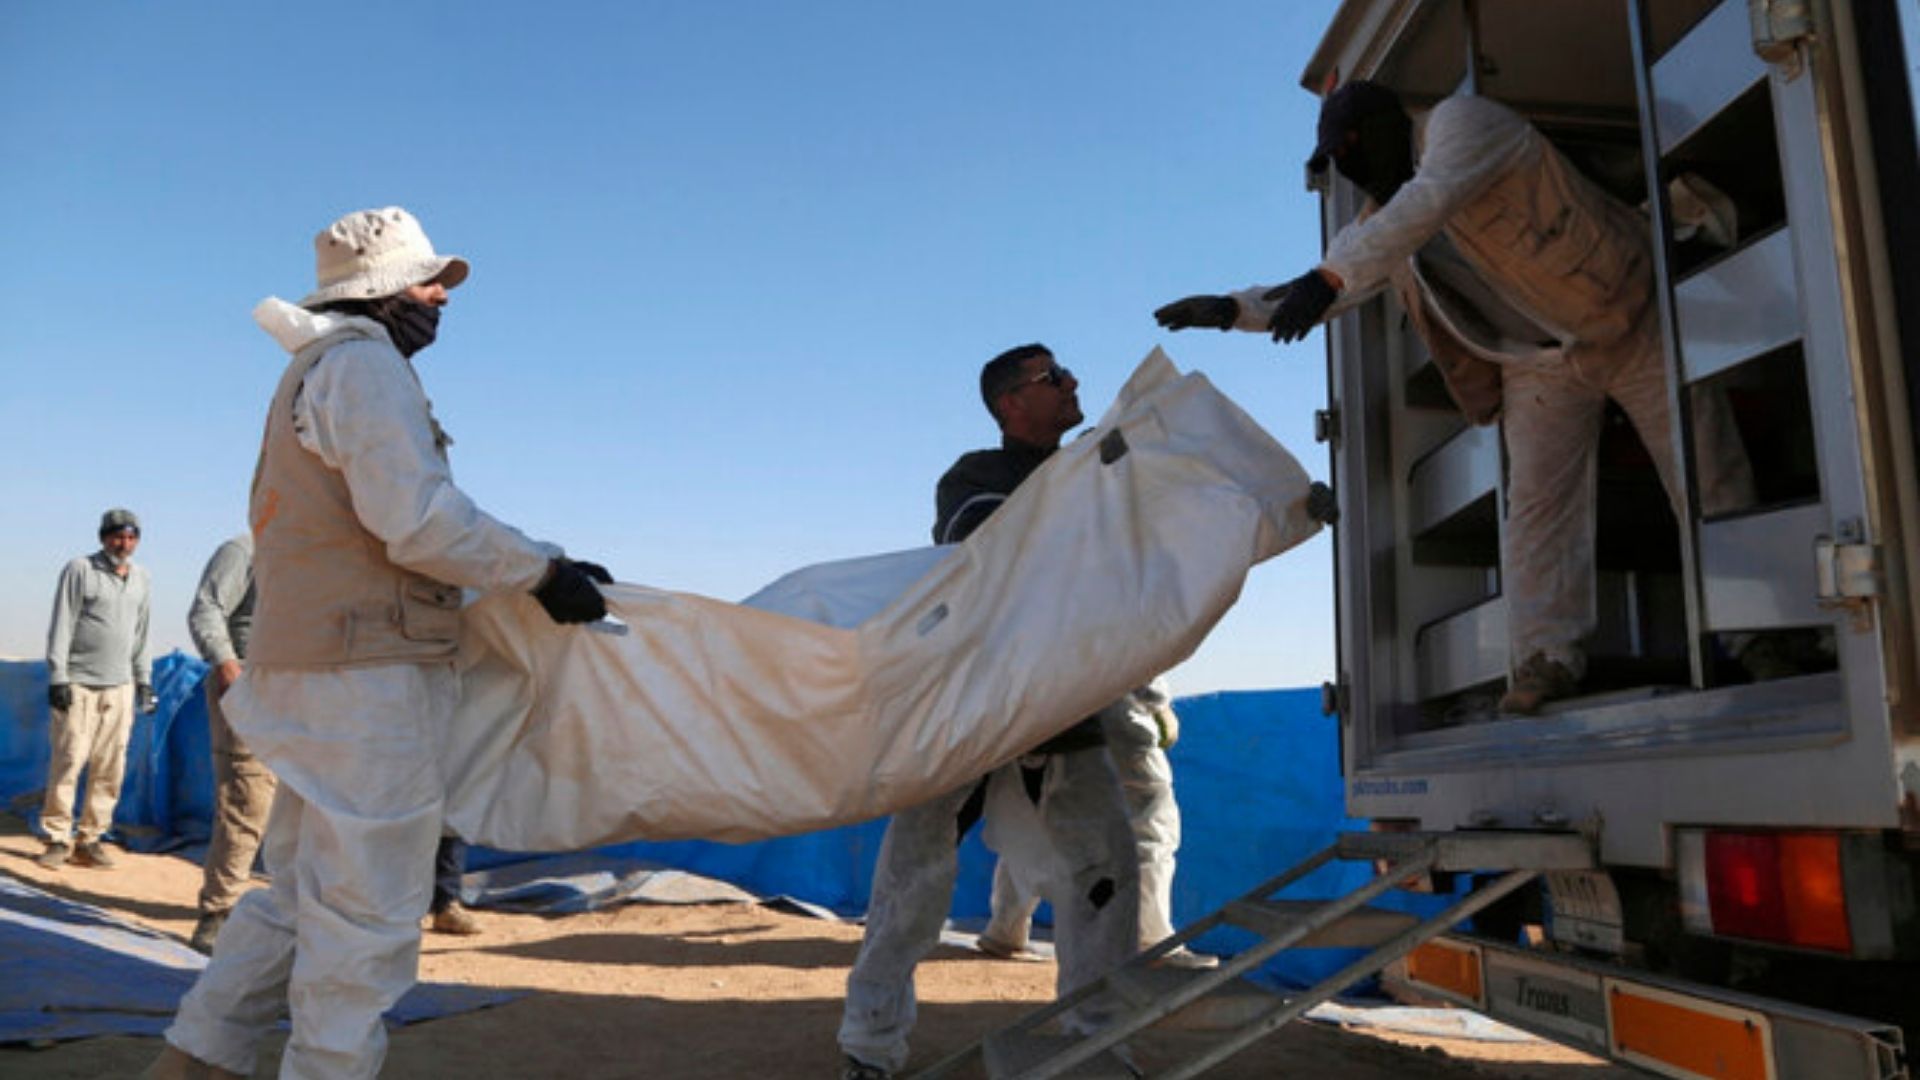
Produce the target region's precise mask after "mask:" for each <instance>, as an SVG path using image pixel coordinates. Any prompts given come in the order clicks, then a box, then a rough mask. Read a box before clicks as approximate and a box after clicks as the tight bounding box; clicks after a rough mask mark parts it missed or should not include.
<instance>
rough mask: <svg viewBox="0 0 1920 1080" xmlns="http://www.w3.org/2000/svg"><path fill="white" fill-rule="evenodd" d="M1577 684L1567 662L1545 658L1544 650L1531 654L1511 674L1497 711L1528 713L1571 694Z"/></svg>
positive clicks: (1537, 710) (1577, 681)
mask: <svg viewBox="0 0 1920 1080" xmlns="http://www.w3.org/2000/svg"><path fill="white" fill-rule="evenodd" d="M1579 685H1580V680H1578V679H1576V678H1574V677H1573V672H1572V671H1571V670H1569V669H1568V668H1567V665H1565V664H1563V663H1561V662H1560V661H1558V660H1549V659H1547V654H1546V653H1534V654H1533V655H1532V656H1529V657H1527V660H1526V663H1523V664H1521V665H1520V670H1518V671H1516V672H1514V673H1513V678H1512V680H1511V682H1510V683H1509V685H1508V687H1507V693H1506V696H1504V697H1502V698H1501V699H1500V711H1501V712H1503V713H1514V714H1517V715H1520V716H1532V715H1533V714H1534V713H1537V712H1539V711H1540V706H1542V705H1545V704H1546V703H1547V702H1549V701H1558V700H1560V699H1561V698H1564V697H1571V696H1572V694H1573V691H1574V689H1575V688H1576V687H1577V686H1579Z"/></svg>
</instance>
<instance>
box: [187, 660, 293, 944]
mask: <svg viewBox="0 0 1920 1080" xmlns="http://www.w3.org/2000/svg"><path fill="white" fill-rule="evenodd" d="M206 686H207V732H208V734H209V735H210V736H211V738H212V742H213V839H212V840H211V841H209V842H208V844H207V865H206V872H205V876H204V879H203V880H202V882H201V885H200V914H202V915H215V914H218V913H220V912H223V911H230V910H232V908H233V905H234V904H235V903H237V902H239V900H240V894H241V893H244V892H246V891H247V884H248V882H250V881H251V880H252V879H253V860H254V856H255V855H257V854H259V852H260V840H261V837H263V836H264V835H266V831H267V811H269V810H271V809H273V789H274V787H275V786H276V785H275V781H274V778H273V770H272V769H269V768H267V767H266V765H265V764H263V763H262V762H261V761H260V759H258V758H256V757H254V756H253V752H252V751H250V750H248V749H247V744H246V743H245V742H244V741H243V740H242V739H241V738H240V736H239V735H237V734H235V733H234V730H233V726H232V725H231V724H228V723H227V714H226V711H225V710H223V709H221V708H220V694H219V691H218V690H216V689H215V688H214V679H213V676H212V675H211V674H209V675H208V676H207V683H206Z"/></svg>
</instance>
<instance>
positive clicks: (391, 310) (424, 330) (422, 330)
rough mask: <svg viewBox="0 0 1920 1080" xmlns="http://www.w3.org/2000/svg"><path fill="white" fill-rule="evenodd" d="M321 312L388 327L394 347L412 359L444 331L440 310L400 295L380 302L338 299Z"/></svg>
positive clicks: (385, 297) (324, 307)
mask: <svg viewBox="0 0 1920 1080" xmlns="http://www.w3.org/2000/svg"><path fill="white" fill-rule="evenodd" d="M320 310H321V311H334V312H339V313H340V314H342V315H358V316H361V317H362V318H367V319H372V320H373V321H374V322H377V323H379V324H380V325H381V326H383V327H385V328H386V331H387V337H389V338H391V339H393V347H394V348H396V349H399V350H400V355H401V356H404V357H407V358H408V359H412V358H413V354H414V353H417V352H419V351H420V350H421V349H424V348H426V347H427V346H429V345H431V344H433V339H434V336H435V335H437V334H438V333H439V332H440V309H439V308H437V307H435V306H433V305H432V304H423V303H421V302H420V301H418V300H413V299H410V298H408V297H406V296H404V295H402V294H398V293H396V294H394V295H393V296H383V297H381V298H379V299H378V300H336V301H334V302H333V303H330V304H322V305H321V306H320Z"/></svg>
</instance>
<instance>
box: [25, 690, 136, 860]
mask: <svg viewBox="0 0 1920 1080" xmlns="http://www.w3.org/2000/svg"><path fill="white" fill-rule="evenodd" d="M49 734H50V735H51V737H52V741H53V755H52V757H51V759H50V760H48V762H47V794H46V800H45V801H44V802H43V803H42V804H41V806H40V828H41V829H42V830H43V831H44V832H45V833H46V837H47V839H48V840H50V841H52V842H54V843H58V844H65V843H70V842H72V840H71V839H70V834H73V833H74V832H75V829H74V821H73V798H74V793H75V791H76V789H77V788H78V787H79V784H80V770H82V769H85V770H86V772H87V792H86V809H85V811H84V812H83V813H82V814H81V817H80V827H79V829H78V836H77V839H78V840H79V842H80V843H83V844H85V843H90V842H92V841H95V840H98V839H100V837H101V836H102V835H103V834H104V833H106V831H107V830H108V829H111V828H113V808H114V807H115V806H117V805H119V803H120V785H121V784H122V783H123V782H124V781H125V780H126V777H127V739H128V738H129V737H130V736H131V735H132V734H133V684H132V683H122V684H120V685H119V686H78V685H76V686H74V687H73V704H71V705H69V706H67V707H66V708H65V709H56V710H54V712H53V724H52V730H51V732H50V733H49Z"/></svg>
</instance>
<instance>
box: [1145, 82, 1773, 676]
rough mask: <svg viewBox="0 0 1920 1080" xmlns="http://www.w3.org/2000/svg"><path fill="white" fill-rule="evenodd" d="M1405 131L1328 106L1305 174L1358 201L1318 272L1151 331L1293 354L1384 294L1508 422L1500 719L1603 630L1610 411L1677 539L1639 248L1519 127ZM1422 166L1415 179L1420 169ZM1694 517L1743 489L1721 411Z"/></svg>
mask: <svg viewBox="0 0 1920 1080" xmlns="http://www.w3.org/2000/svg"><path fill="white" fill-rule="evenodd" d="M1415 128H1416V125H1415V124H1414V121H1413V120H1412V119H1411V118H1410V117H1409V116H1408V114H1407V112H1406V110H1405V109H1404V108H1403V107H1402V106H1401V103H1400V99H1399V97H1398V95H1396V94H1395V93H1394V92H1393V91H1392V90H1390V89H1388V88H1386V87H1384V86H1381V85H1379V84H1377V83H1371V82H1365V81H1357V82H1350V83H1347V84H1346V85H1344V86H1341V87H1340V88H1339V89H1337V90H1335V91H1333V92H1332V93H1331V94H1329V95H1327V98H1326V101H1325V102H1324V103H1323V104H1322V106H1321V111H1320V122H1319V131H1318V136H1319V141H1318V145H1317V147H1316V148H1315V150H1314V153H1313V156H1312V158H1311V159H1310V160H1309V161H1308V163H1307V165H1308V168H1309V169H1311V170H1313V171H1315V172H1318V171H1320V170H1322V169H1323V168H1325V166H1326V165H1327V163H1329V162H1331V163H1332V165H1333V167H1334V168H1335V169H1337V170H1339V172H1340V174H1341V175H1342V176H1345V177H1346V178H1347V179H1348V180H1350V181H1352V182H1353V183H1354V184H1355V185H1356V186H1358V187H1359V188H1360V190H1362V191H1364V192H1365V193H1366V194H1367V196H1368V199H1369V202H1368V206H1367V209H1366V211H1365V212H1363V213H1362V215H1361V216H1360V218H1359V219H1358V220H1356V221H1355V222H1353V223H1352V224H1350V225H1348V226H1347V227H1346V228H1343V229H1341V230H1340V232H1339V233H1338V234H1336V235H1335V236H1334V237H1333V239H1332V240H1331V241H1330V242H1329V243H1328V244H1327V251H1326V254H1325V256H1324V257H1323V258H1322V259H1321V261H1320V265H1319V266H1317V267H1315V268H1313V269H1311V270H1309V271H1307V272H1306V273H1304V274H1302V275H1300V276H1299V277H1297V278H1295V279H1294V280H1292V281H1290V282H1287V283H1286V284H1284V285H1280V286H1277V287H1275V288H1272V289H1267V288H1263V287H1255V288H1251V289H1246V290H1243V291H1241V292H1238V293H1234V294H1232V295H1226V296H1190V297H1187V298H1185V299H1182V300H1177V301H1174V302H1173V303H1170V304H1167V305H1165V306H1163V307H1161V308H1160V309H1159V310H1157V311H1155V312H1154V317H1155V318H1156V319H1158V320H1159V322H1160V325H1162V326H1164V327H1167V328H1168V329H1172V330H1180V329H1184V328H1187V327H1195V326H1209V327H1216V328H1218V329H1221V330H1226V329H1231V328H1238V329H1242V330H1255V331H1271V332H1272V334H1273V337H1274V340H1275V341H1282V340H1284V341H1295V340H1298V339H1300V338H1302V337H1304V336H1306V334H1307V332H1308V331H1309V330H1311V329H1312V328H1313V327H1314V326H1315V325H1317V324H1319V323H1321V322H1323V321H1325V320H1328V319H1332V318H1334V317H1336V316H1338V315H1340V314H1342V313H1343V312H1345V311H1347V310H1349V309H1351V308H1353V307H1355V306H1357V305H1358V304H1360V303H1361V302H1363V301H1365V300H1368V299H1370V298H1371V297H1372V296H1373V295H1375V294H1376V293H1377V292H1378V291H1379V290H1380V289H1381V288H1382V287H1383V286H1388V285H1390V286H1391V287H1393V288H1394V289H1395V290H1396V292H1397V294H1398V295H1399V297H1400V301H1401V303H1402V305H1403V307H1404V308H1405V309H1406V311H1407V315H1408V318H1409V319H1410V321H1411V322H1412V324H1413V328H1414V330H1415V331H1416V332H1417V333H1418V334H1419V335H1420V337H1421V339H1422V340H1423V341H1425V342H1426V344H1427V347H1428V350H1429V351H1430V352H1431V353H1432V355H1433V360H1434V365H1435V366H1436V367H1437V368H1438V369H1439V371H1440V373H1441V375H1442V376H1443V377H1444V379H1445V381H1446V385H1447V388H1448V390H1449V391H1450V392H1451V393H1452V395H1453V399H1454V401H1455V403H1457V404H1458V405H1459V407H1460V411H1461V412H1462V413H1463V414H1465V416H1466V418H1467V419H1468V420H1469V421H1471V422H1473V423H1476V424H1491V423H1494V422H1495V421H1497V420H1504V425H1505V437H1506V447H1507V461H1508V468H1509V476H1508V488H1507V521H1506V528H1505V529H1503V530H1502V544H1503V547H1502V551H1501V557H1500V564H1501V577H1502V587H1503V589H1502V591H1503V592H1504V594H1505V596H1506V599H1507V626H1508V635H1509V656H1510V659H1509V665H1510V674H1509V679H1508V690H1507V693H1506V695H1505V696H1504V697H1502V698H1501V701H1500V708H1501V710H1502V711H1503V712H1510V713H1519V714H1531V713H1534V712H1537V711H1538V710H1539V709H1540V708H1541V706H1543V705H1545V704H1547V703H1548V702H1550V701H1553V700H1555V699H1558V698H1564V697H1568V696H1570V695H1572V694H1573V693H1574V691H1575V690H1576V689H1577V687H1578V686H1579V683H1580V680H1581V679H1582V677H1583V676H1584V675H1585V671H1586V655H1585V652H1584V650H1583V648H1582V643H1583V640H1584V639H1585V638H1586V637H1587V635H1588V634H1590V633H1591V632H1592V630H1593V628H1594V626H1595V623H1596V601H1595V595H1594V565H1593V547H1594V540H1593V535H1594V494H1595V490H1594V489H1595V482H1594V461H1595V448H1596V446H1597V444H1598V442H1599V436H1600V424H1601V420H1602V418H1603V415H1604V409H1605V406H1606V403H1607V401H1608V399H1612V400H1613V401H1616V402H1618V403H1619V404H1620V406H1621V408H1622V409H1623V410H1625V412H1626V414H1627V417H1628V419H1629V420H1631V421H1632V423H1633V426H1634V430H1635V431H1637V432H1638V433H1639V435H1640V440H1641V442H1643V443H1644V444H1645V445H1646V447H1647V450H1648V452H1649V454H1650V455H1651V456H1652V458H1653V461H1654V465H1655V467H1656V469H1657V470H1658V472H1659V475H1660V480H1661V483H1662V484H1664V485H1665V487H1666V490H1667V495H1668V497H1669V499H1670V500H1671V501H1672V502H1673V505H1674V509H1675V516H1676V517H1678V518H1679V519H1680V520H1681V521H1682V522H1683V523H1684V522H1685V521H1686V520H1687V512H1686V509H1685V505H1684V495H1683V488H1682V486H1681V484H1680V477H1679V475H1678V470H1679V459H1678V457H1677V455H1676V453H1675V447H1674V446H1673V437H1672V429H1671V424H1670V419H1669V417H1670V410H1669V407H1668V399H1667V393H1668V387H1667V376H1666V365H1665V361H1664V359H1663V355H1662V349H1661V341H1660V325H1659V307H1658V305H1657V304H1656V303H1655V298H1654V291H1653V284H1654V283H1653V272H1652V255H1651V249H1650V247H1649V244H1650V241H1651V235H1650V234H1651V230H1650V228H1649V226H1648V223H1647V220H1646V219H1645V218H1644V217H1642V216H1641V215H1640V214H1639V213H1638V212H1636V211H1635V210H1633V209H1632V208H1630V207H1628V206H1626V205H1625V204H1623V203H1621V202H1619V201H1618V200H1615V199H1614V198H1612V197H1611V196H1609V195H1607V194H1606V193H1605V192H1604V191H1602V190H1601V189H1600V188H1599V187H1598V186H1596V185H1595V184H1594V183H1592V182H1591V181H1590V180H1588V179H1587V178H1586V177H1584V176H1582V175H1581V174H1580V173H1579V171H1578V170H1576V169H1575V168H1574V167H1573V165H1572V164H1571V163H1569V162H1568V161H1567V159H1566V158H1565V157H1564V156H1562V155H1561V153H1560V152H1559V151H1558V150H1556V149H1555V148H1554V147H1553V146H1552V144H1550V143H1549V142H1548V141H1547V139H1546V138H1545V137H1544V136H1542V135H1541V134H1540V132H1539V131H1538V130H1536V129H1535V128H1534V127H1533V125H1531V124H1529V123H1528V122H1527V121H1526V120H1525V119H1523V118H1522V117H1521V116H1520V115H1519V114H1518V113H1516V112H1514V111H1513V110H1512V109H1510V108H1508V107H1506V106H1505V105H1502V104H1500V103H1499V102H1496V101H1492V100H1490V99H1487V98H1483V97H1467V96H1457V97H1450V98H1446V99H1445V100H1443V101H1441V102H1440V103H1439V104H1438V105H1436V106H1434V108H1433V109H1432V111H1431V112H1430V113H1429V114H1428V115H1427V116H1426V117H1424V119H1423V121H1422V123H1421V124H1420V125H1419V130H1417V131H1416V129H1415ZM1416 152H1417V155H1418V164H1417V165H1416V164H1415V157H1416ZM1691 413H1692V416H1693V418H1694V423H1695V426H1696V430H1697V432H1698V436H1699V437H1698V438H1697V439H1696V440H1695V444H1696V446H1697V447H1698V448H1699V473H1700V481H1701V493H1700V501H1701V506H1702V508H1703V510H1705V511H1706V512H1708V513H1713V512H1717V511H1719V510H1724V509H1730V508H1733V507H1736V506H1738V505H1741V504H1742V502H1744V501H1750V498H1751V495H1750V492H1751V488H1752V472H1751V468H1750V467H1749V466H1748V464H1747V462H1746V457H1745V454H1744V452H1743V451H1742V450H1741V449H1740V448H1739V446H1738V444H1737V442H1736V441H1734V436H1735V433H1734V431H1733V429H1732V427H1731V420H1730V418H1729V417H1728V416H1727V415H1726V414H1725V408H1724V405H1723V404H1721V405H1719V406H1717V407H1716V405H1715V402H1714V401H1712V400H1711V399H1702V398H1699V397H1696V399H1695V404H1694V407H1693V409H1692V410H1691Z"/></svg>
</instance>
